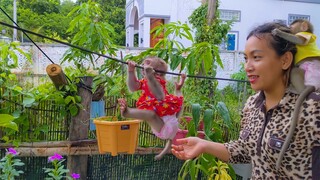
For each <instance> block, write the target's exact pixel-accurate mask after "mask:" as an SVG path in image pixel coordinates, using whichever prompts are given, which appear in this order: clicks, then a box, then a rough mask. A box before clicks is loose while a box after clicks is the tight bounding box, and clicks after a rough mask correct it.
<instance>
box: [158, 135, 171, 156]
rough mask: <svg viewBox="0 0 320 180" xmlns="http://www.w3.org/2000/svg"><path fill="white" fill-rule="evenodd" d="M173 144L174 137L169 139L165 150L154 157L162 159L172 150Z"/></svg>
mask: <svg viewBox="0 0 320 180" xmlns="http://www.w3.org/2000/svg"><path fill="white" fill-rule="evenodd" d="M171 144H172V139H168V140H167V143H166V145H165V147H164V148H163V150H162V151H161V152H160V153H159V154H158V155H156V157H155V158H154V159H155V160H160V159H162V157H163V156H164V155H165V154H167V153H168V152H169V151H170V149H171Z"/></svg>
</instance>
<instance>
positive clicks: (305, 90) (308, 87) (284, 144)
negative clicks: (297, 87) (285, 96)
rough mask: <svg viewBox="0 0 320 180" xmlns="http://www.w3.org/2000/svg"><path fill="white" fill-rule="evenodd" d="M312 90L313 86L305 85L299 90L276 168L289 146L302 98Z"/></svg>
mask: <svg viewBox="0 0 320 180" xmlns="http://www.w3.org/2000/svg"><path fill="white" fill-rule="evenodd" d="M313 91H315V87H314V86H306V88H305V89H304V90H303V91H302V92H301V94H300V95H299V97H298V99H297V101H296V104H295V107H294V111H293V116H292V121H291V124H290V129H289V133H288V135H287V137H286V139H285V141H284V143H283V146H282V148H281V151H280V154H279V158H278V160H277V163H276V169H279V167H280V165H281V161H282V159H283V156H284V153H285V152H286V150H287V148H288V147H289V144H290V141H291V139H292V136H293V134H294V130H295V128H296V126H297V123H298V120H299V112H300V107H301V106H302V103H303V101H304V99H305V98H306V97H307V96H308V95H309V94H310V93H311V92H313Z"/></svg>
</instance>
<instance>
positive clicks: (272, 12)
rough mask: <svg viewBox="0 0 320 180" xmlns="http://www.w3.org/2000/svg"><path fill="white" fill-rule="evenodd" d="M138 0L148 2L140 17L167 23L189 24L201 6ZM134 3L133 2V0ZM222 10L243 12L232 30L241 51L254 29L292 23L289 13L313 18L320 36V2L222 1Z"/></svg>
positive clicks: (182, 0)
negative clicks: (273, 23)
mask: <svg viewBox="0 0 320 180" xmlns="http://www.w3.org/2000/svg"><path fill="white" fill-rule="evenodd" d="M135 1H140V2H141V3H142V2H144V3H145V5H144V6H143V11H144V13H140V15H139V16H143V15H144V14H149V15H151V14H153V15H155V16H160V15H162V16H165V17H168V19H167V21H166V22H177V21H181V22H182V23H188V17H189V16H190V15H191V13H192V12H193V10H194V9H196V8H197V7H198V6H199V5H200V4H201V3H200V1H199V0H171V1H168V0H166V1H156V0H148V1H142V0H135ZM130 2H133V0H132V1H130ZM219 9H224V10H239V11H241V20H240V22H235V23H234V25H233V26H232V28H231V31H234V32H238V41H237V43H238V50H239V51H243V50H244V45H245V41H246V36H247V35H248V33H249V31H250V30H251V29H252V28H253V27H255V26H257V25H260V24H262V23H264V22H270V21H274V20H276V19H281V20H286V21H287V22H288V15H289V14H300V15H310V21H311V23H313V24H314V26H315V27H314V28H315V34H316V35H317V36H318V37H320V16H319V15H318V11H319V9H320V4H319V3H305V2H294V1H283V0H241V1H235V0H222V1H220V7H219ZM127 11H128V9H127ZM168 11H169V12H168ZM127 18H128V17H127ZM147 30H148V29H144V32H143V33H144V34H149V32H148V31H147ZM142 36H143V35H142ZM147 41H148V39H147V38H146V39H145V44H144V45H143V47H148V42H147ZM181 42H182V43H183V44H184V45H186V46H190V45H191V44H190V42H188V41H186V40H181ZM317 43H318V44H320V38H318V39H317Z"/></svg>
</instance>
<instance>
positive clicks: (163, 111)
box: [136, 76, 183, 117]
mask: <svg viewBox="0 0 320 180" xmlns="http://www.w3.org/2000/svg"><path fill="white" fill-rule="evenodd" d="M156 79H157V80H158V81H159V82H160V84H161V86H162V88H163V91H164V93H165V98H164V99H163V100H161V101H160V100H157V99H156V98H155V97H154V95H153V94H152V93H151V91H150V90H149V87H148V84H147V79H146V78H143V79H141V80H139V82H140V88H139V89H140V90H141V91H142V94H141V96H140V98H139V99H138V101H137V103H136V105H137V108H138V109H145V110H153V111H155V112H156V113H157V115H158V116H160V117H162V116H166V115H173V114H175V113H177V112H179V111H180V109H181V106H182V103H183V96H175V95H173V94H169V93H168V91H167V89H166V81H165V80H163V79H161V78H160V77H157V76H156Z"/></svg>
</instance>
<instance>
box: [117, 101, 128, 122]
mask: <svg viewBox="0 0 320 180" xmlns="http://www.w3.org/2000/svg"><path fill="white" fill-rule="evenodd" d="M118 103H119V106H120V112H121V116H122V117H126V115H127V114H128V106H127V101H126V100H125V99H124V98H120V99H118Z"/></svg>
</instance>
